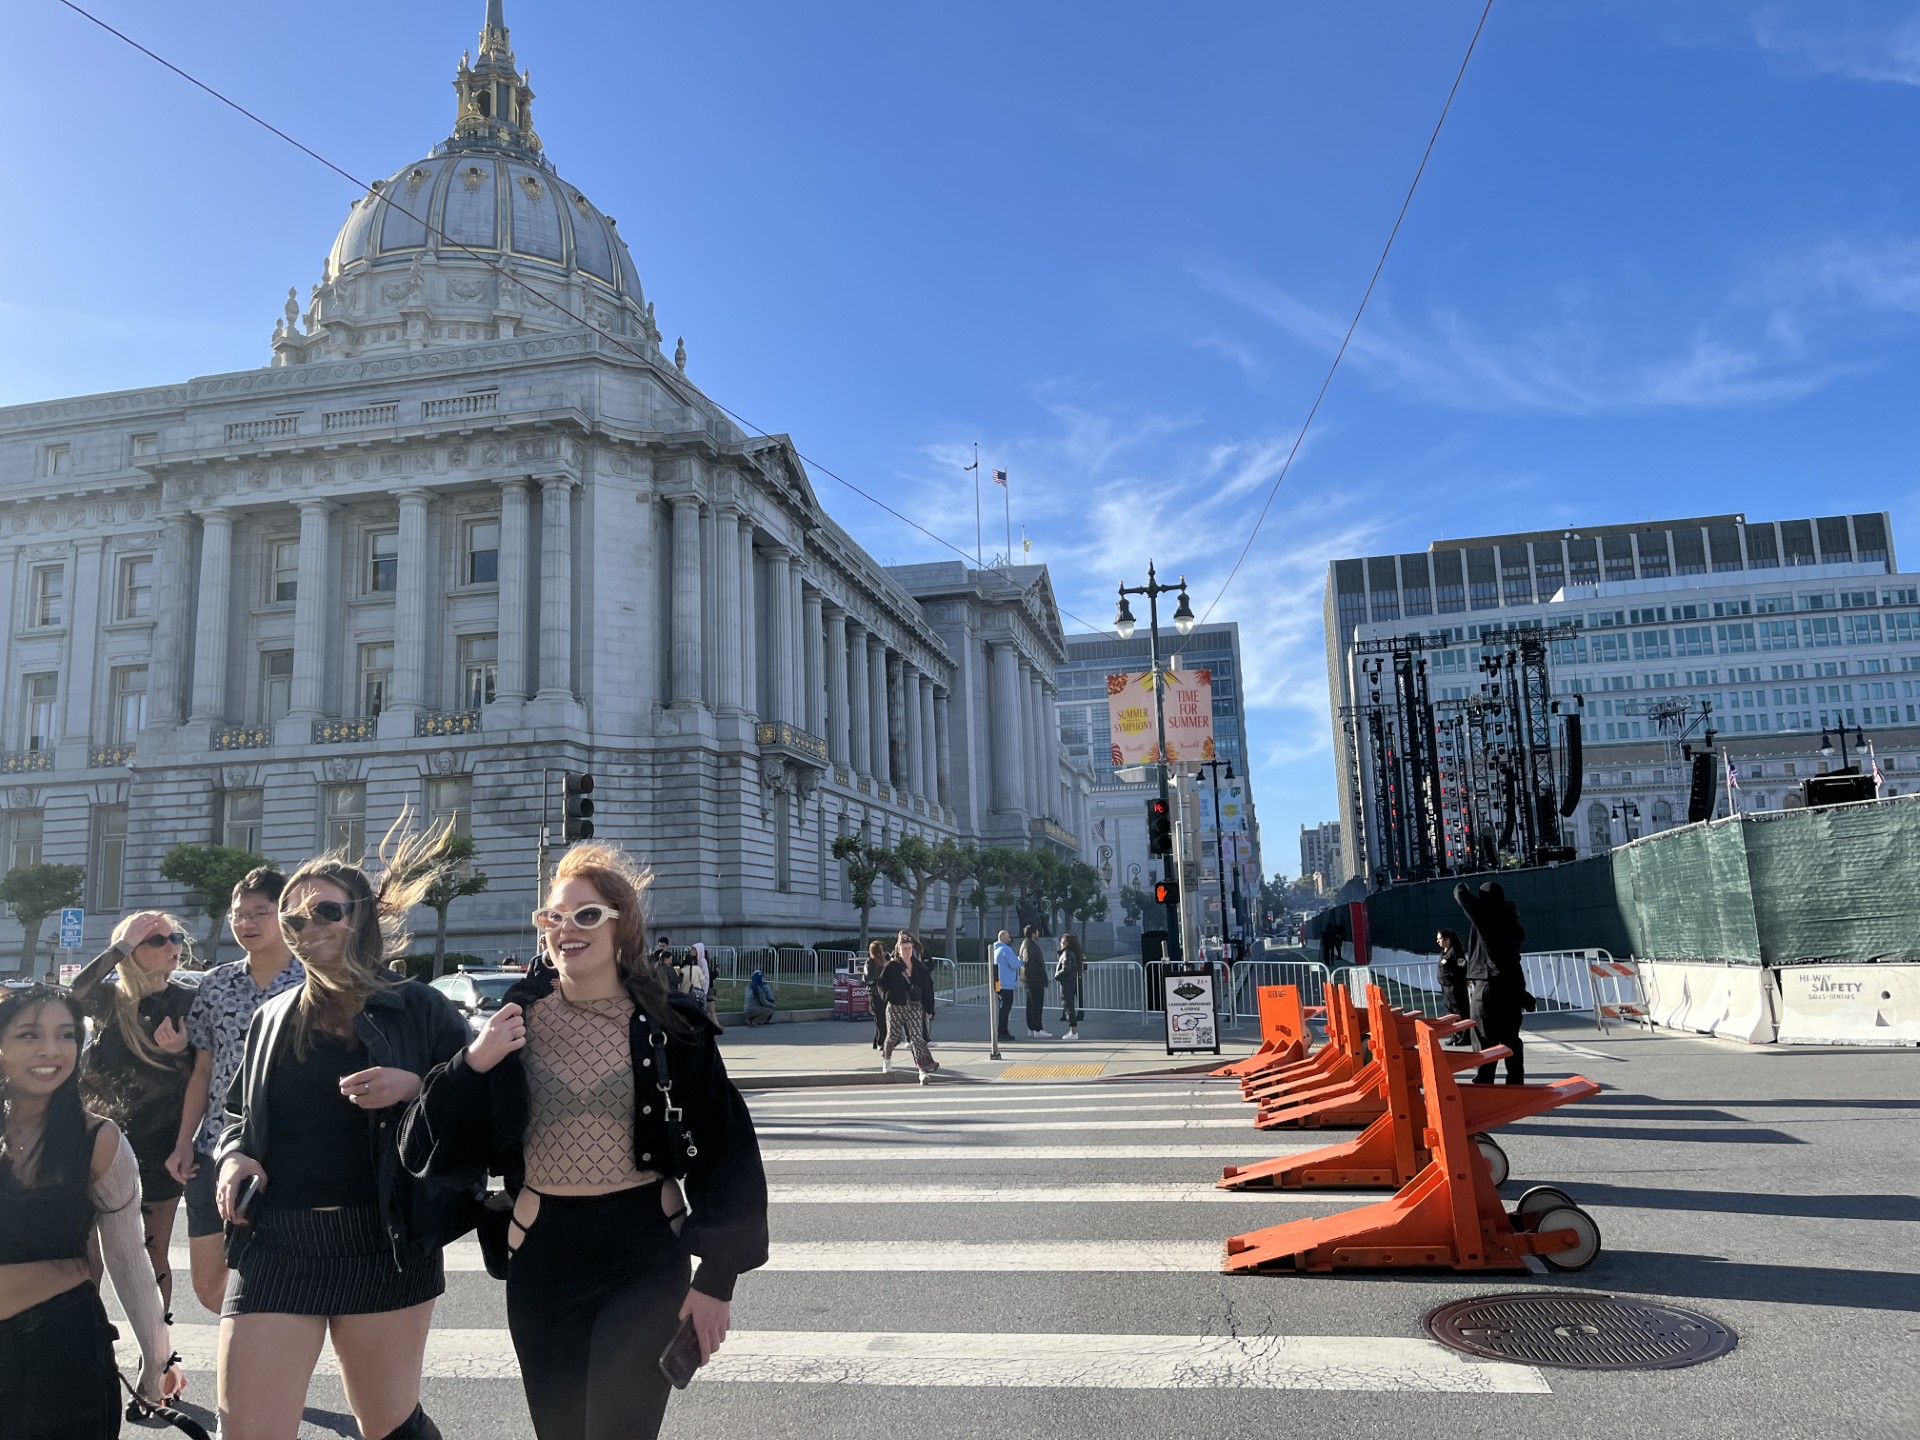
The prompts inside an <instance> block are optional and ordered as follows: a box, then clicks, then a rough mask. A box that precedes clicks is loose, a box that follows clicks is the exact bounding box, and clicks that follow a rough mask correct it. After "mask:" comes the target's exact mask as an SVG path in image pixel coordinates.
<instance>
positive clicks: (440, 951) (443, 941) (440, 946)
mask: <svg viewBox="0 0 1920 1440" xmlns="http://www.w3.org/2000/svg"><path fill="white" fill-rule="evenodd" d="M434 913H435V914H436V915H438V916H439V917H440V923H439V925H438V926H437V927H436V928H435V930H434V932H433V977H432V978H433V979H435V980H438V979H439V978H440V975H441V972H442V971H443V970H445V969H446V964H447V907H446V906H445V905H439V906H436V907H435V908H434Z"/></svg>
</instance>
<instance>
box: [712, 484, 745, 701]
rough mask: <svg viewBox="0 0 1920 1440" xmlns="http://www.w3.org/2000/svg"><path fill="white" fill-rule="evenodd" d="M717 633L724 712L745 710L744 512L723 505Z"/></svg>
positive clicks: (717, 538)
mask: <svg viewBox="0 0 1920 1440" xmlns="http://www.w3.org/2000/svg"><path fill="white" fill-rule="evenodd" d="M713 562H714V564H713V568H714V581H713V595H714V607H715V614H714V622H715V623H714V633H715V636H716V638H717V640H718V643H719V652H720V653H719V661H720V675H719V680H720V684H719V687H718V689H717V690H716V692H715V693H716V695H717V696H718V700H719V706H720V708H721V709H722V710H738V709H740V708H741V704H742V700H741V697H742V696H743V695H744V694H745V693H746V692H745V689H744V687H743V686H742V685H741V683H740V678H741V677H740V626H741V620H740V512H739V511H738V510H736V509H734V508H733V506H731V505H722V506H720V507H719V509H718V510H717V511H716V512H715V514H714V522H713Z"/></svg>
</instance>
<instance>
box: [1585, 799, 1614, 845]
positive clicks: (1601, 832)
mask: <svg viewBox="0 0 1920 1440" xmlns="http://www.w3.org/2000/svg"><path fill="white" fill-rule="evenodd" d="M1587 843H1588V844H1589V845H1590V846H1592V848H1593V853H1594V854H1596V855H1604V854H1605V853H1606V852H1607V851H1608V850H1610V849H1612V848H1613V820H1612V817H1611V816H1609V815H1608V813H1607V807H1606V805H1605V804H1603V803H1602V802H1601V801H1598V800H1596V801H1594V802H1593V803H1592V804H1591V805H1589V806H1587Z"/></svg>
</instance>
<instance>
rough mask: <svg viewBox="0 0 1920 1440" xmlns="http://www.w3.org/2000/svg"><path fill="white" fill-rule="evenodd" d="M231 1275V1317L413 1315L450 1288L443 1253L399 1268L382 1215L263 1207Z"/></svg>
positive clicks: (372, 1210) (411, 1259)
mask: <svg viewBox="0 0 1920 1440" xmlns="http://www.w3.org/2000/svg"><path fill="white" fill-rule="evenodd" d="M253 1230H254V1233H253V1234H252V1235H250V1236H248V1237H247V1244H246V1248H245V1250H243V1251H242V1252H241V1254H240V1255H239V1257H238V1263H237V1264H236V1265H235V1266H234V1268H233V1270H232V1272H231V1273H230V1274H229V1275H228V1276H227V1295H226V1299H225V1301H224V1302H223V1303H222V1304H221V1306H220V1313H221V1315H222V1316H227V1315H374V1314H379V1313H381V1312H384V1311H388V1310H405V1309H407V1308H409V1307H410V1306H414V1305H419V1304H421V1303H423V1302H425V1301H428V1300H432V1299H434V1298H436V1297H437V1296H439V1295H440V1294H441V1293H442V1292H443V1291H445V1290H446V1288H447V1280H446V1272H445V1267H444V1266H443V1265H442V1263H441V1253H440V1251H439V1250H438V1249H434V1250H431V1251H426V1252H424V1253H420V1252H406V1256H407V1264H406V1266H405V1267H404V1268H402V1267H399V1266H396V1265H395V1264H394V1260H393V1248H392V1246H391V1245H390V1244H389V1243H388V1240H387V1232H386V1228H385V1226H383V1225H382V1224H381V1221H380V1212H379V1210H378V1209H377V1208H376V1207H374V1206H372V1205H353V1206H346V1207H343V1208H341V1209H337V1210H275V1209H273V1208H271V1207H270V1206H268V1207H263V1208H262V1209H261V1212H260V1215H259V1218H258V1219H257V1220H255V1221H254V1225H253Z"/></svg>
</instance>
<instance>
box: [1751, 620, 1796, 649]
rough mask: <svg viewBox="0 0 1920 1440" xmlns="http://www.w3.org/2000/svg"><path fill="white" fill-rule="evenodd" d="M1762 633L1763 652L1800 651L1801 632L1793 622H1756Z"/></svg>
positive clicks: (1761, 644) (1761, 646)
mask: <svg viewBox="0 0 1920 1440" xmlns="http://www.w3.org/2000/svg"><path fill="white" fill-rule="evenodd" d="M1756 624H1757V626H1758V628H1759V631H1760V648H1761V649H1762V650H1798V649H1799V648H1800V630H1799V627H1798V626H1796V625H1795V624H1794V622H1793V621H1791V620H1761V621H1757V622H1756Z"/></svg>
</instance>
